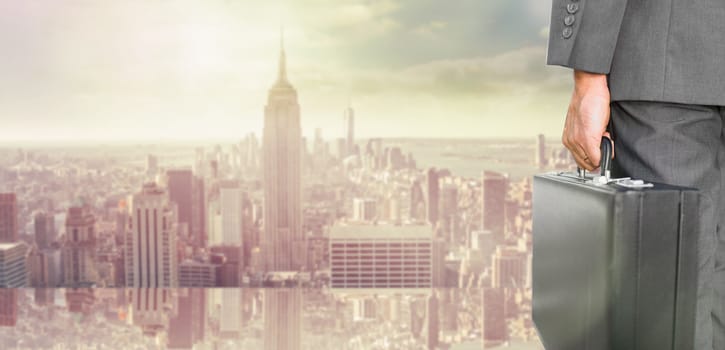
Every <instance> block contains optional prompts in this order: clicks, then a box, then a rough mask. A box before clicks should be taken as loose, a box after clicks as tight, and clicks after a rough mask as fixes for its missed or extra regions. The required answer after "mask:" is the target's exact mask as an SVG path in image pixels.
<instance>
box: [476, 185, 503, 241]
mask: <svg viewBox="0 0 725 350" xmlns="http://www.w3.org/2000/svg"><path fill="white" fill-rule="evenodd" d="M481 189H482V191H481V192H482V193H481V207H482V211H481V229H482V230H487V231H491V233H492V234H493V237H494V241H495V242H496V244H502V243H504V241H505V226H506V225H505V222H506V209H505V208H506V191H507V189H508V177H507V176H505V175H503V174H500V173H496V172H492V171H484V172H483V174H482V176H481Z"/></svg>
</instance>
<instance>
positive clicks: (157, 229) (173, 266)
mask: <svg viewBox="0 0 725 350" xmlns="http://www.w3.org/2000/svg"><path fill="white" fill-rule="evenodd" d="M175 211H176V210H175V208H174V207H173V205H172V203H171V202H170V201H169V198H168V195H167V193H166V191H164V190H163V189H162V188H160V187H158V186H157V185H156V184H155V183H149V184H145V185H144V186H143V188H142V190H141V192H139V193H137V194H135V195H134V196H133V199H132V202H131V206H130V215H131V224H130V229H129V230H128V232H127V234H126V242H125V246H126V251H125V253H126V256H125V271H126V285H127V286H128V287H143V288H159V287H176V286H177V285H178V282H177V281H178V275H177V273H178V270H177V263H176V254H177V247H176V239H177V237H176V234H177V226H176V216H175Z"/></svg>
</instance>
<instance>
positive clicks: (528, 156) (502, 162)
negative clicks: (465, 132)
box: [383, 137, 562, 180]
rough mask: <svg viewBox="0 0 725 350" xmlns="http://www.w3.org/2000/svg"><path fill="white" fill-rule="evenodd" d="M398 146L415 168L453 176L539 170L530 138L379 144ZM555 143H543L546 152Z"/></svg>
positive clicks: (514, 175) (518, 174)
mask: <svg viewBox="0 0 725 350" xmlns="http://www.w3.org/2000/svg"><path fill="white" fill-rule="evenodd" d="M395 146H397V147H400V148H401V150H402V151H403V154H406V155H407V154H408V153H412V154H413V157H414V158H415V160H416V162H417V164H418V167H419V168H429V167H436V168H439V169H448V170H450V171H451V173H452V174H453V175H456V176H462V177H466V178H476V179H478V178H480V177H481V172H483V171H484V170H491V171H497V172H501V173H507V174H509V176H510V178H511V179H512V180H519V179H522V178H524V177H530V176H533V175H534V174H537V173H540V172H542V170H540V169H538V167H537V166H536V165H535V164H534V157H535V149H536V142H535V139H534V138H533V137H532V138H531V139H497V140H493V139H479V140H462V139H453V140H449V139H383V147H395ZM561 147H562V146H561V144H560V143H558V142H547V143H546V148H547V150H546V155H547V156H549V154H550V153H551V150H552V149H561Z"/></svg>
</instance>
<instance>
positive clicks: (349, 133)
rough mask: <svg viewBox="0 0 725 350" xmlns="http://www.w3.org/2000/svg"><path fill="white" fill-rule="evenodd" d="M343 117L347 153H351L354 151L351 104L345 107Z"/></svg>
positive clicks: (353, 114)
mask: <svg viewBox="0 0 725 350" xmlns="http://www.w3.org/2000/svg"><path fill="white" fill-rule="evenodd" d="M344 119H345V138H346V139H345V144H346V146H347V155H352V154H353V153H354V152H355V110H353V109H352V106H348V107H347V108H345V113H344Z"/></svg>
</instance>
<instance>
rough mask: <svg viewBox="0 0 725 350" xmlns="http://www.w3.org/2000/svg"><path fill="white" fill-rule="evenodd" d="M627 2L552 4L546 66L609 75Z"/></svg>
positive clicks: (581, 0)
mask: <svg viewBox="0 0 725 350" xmlns="http://www.w3.org/2000/svg"><path fill="white" fill-rule="evenodd" d="M626 7H627V0H553V3H552V10H551V26H550V27H549V48H548V53H547V59H546V61H547V64H550V65H558V66H564V67H569V68H573V69H578V70H583V71H587V72H591V73H601V74H608V73H609V69H610V68H611V66H612V58H613V57H614V49H615V47H616V45H617V39H618V37H619V30H620V28H621V25H622V19H623V18H624V11H625V9H626Z"/></svg>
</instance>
